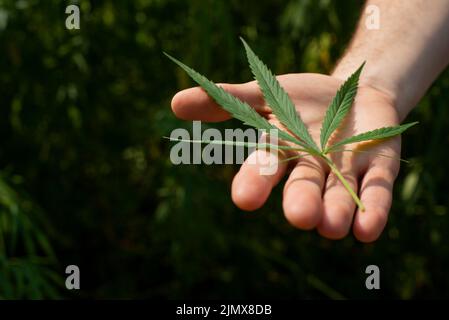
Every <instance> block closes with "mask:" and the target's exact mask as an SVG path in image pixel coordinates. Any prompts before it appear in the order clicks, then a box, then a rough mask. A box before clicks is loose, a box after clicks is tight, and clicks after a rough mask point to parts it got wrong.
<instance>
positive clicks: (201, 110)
mask: <svg viewBox="0 0 449 320" xmlns="http://www.w3.org/2000/svg"><path fill="white" fill-rule="evenodd" d="M367 4H368V5H372V4H374V5H376V6H378V8H379V9H380V14H381V28H380V29H379V30H367V29H366V28H365V25H364V21H363V19H362V20H361V21H360V23H359V27H358V29H357V31H356V33H355V36H354V38H353V40H352V42H351V45H350V46H349V48H348V51H347V52H346V54H345V55H344V57H343V58H342V59H341V60H340V62H339V64H338V65H337V67H336V69H335V71H334V73H333V74H332V75H330V76H328V75H321V74H311V73H298V74H287V75H282V76H279V77H278V80H279V82H280V83H281V85H282V86H283V88H284V89H285V90H286V91H287V93H288V94H289V95H290V97H291V99H292V101H293V102H294V104H295V106H296V109H297V111H298V113H299V115H300V116H301V118H302V120H303V121H304V122H305V123H306V125H307V127H308V129H309V132H310V133H311V135H312V137H313V138H314V140H315V141H316V142H317V143H318V142H319V135H320V128H321V122H322V120H323V117H324V114H325V111H326V109H327V107H328V105H329V102H330V101H331V99H332V98H333V96H334V95H335V93H336V91H337V89H338V88H339V87H340V86H341V84H342V83H343V81H344V80H345V79H346V78H347V77H349V75H350V74H352V73H353V72H354V71H355V70H356V69H357V68H358V67H359V66H360V65H361V63H362V62H363V61H365V60H366V61H367V64H366V66H365V68H364V71H363V73H362V75H361V78H360V85H359V90H358V93H357V96H356V99H355V101H354V104H353V107H352V110H351V113H350V115H349V117H348V119H347V120H346V121H345V122H344V125H343V127H342V128H341V129H339V130H338V132H337V133H336V135H334V136H333V137H332V139H334V140H335V139H338V140H339V139H341V138H344V137H347V136H352V135H355V134H358V133H362V132H366V131H369V130H373V129H376V128H380V127H384V126H393V125H398V124H399V123H400V122H402V121H403V119H404V118H405V117H406V115H407V114H408V112H409V111H410V110H411V109H412V108H413V107H414V105H415V104H416V103H417V102H418V101H419V99H420V98H421V97H422V95H423V94H424V93H425V91H426V90H427V88H428V87H429V86H430V84H431V83H432V81H433V80H434V79H435V78H436V77H437V76H438V74H439V73H440V72H441V71H442V70H443V69H444V67H445V66H446V65H447V64H448V63H449V37H447V34H449V2H448V1H447V0H433V1H431V2H430V1H426V0H396V1H387V0H376V1H369V2H368V3H367ZM411 29H412V31H411ZM398 39H400V41H399V40H398ZM392 57H401V59H396V58H392ZM222 86H223V87H224V89H225V90H226V91H228V92H230V93H231V94H233V95H235V96H237V97H238V98H240V99H241V100H244V101H246V102H247V103H248V104H249V105H251V106H252V107H254V108H255V109H256V110H257V111H258V112H259V113H260V114H262V115H264V116H265V117H266V118H267V119H269V121H270V122H272V123H273V124H275V125H278V122H277V120H276V118H275V117H274V116H273V115H272V114H271V111H270V109H269V108H268V106H267V105H265V103H264V100H263V97H262V94H261V92H260V90H259V88H258V86H257V84H256V83H255V82H254V81H253V82H248V83H244V84H222ZM172 110H173V112H174V113H175V115H176V116H177V117H179V118H181V119H184V120H201V121H206V122H218V121H224V120H227V119H229V115H228V114H227V113H226V112H225V111H224V110H223V109H221V108H220V107H219V106H218V105H217V104H216V103H215V102H214V101H213V100H212V99H211V98H209V97H208V96H207V94H206V93H205V92H204V91H203V90H202V89H201V88H198V87H197V88H190V89H186V90H183V91H180V92H178V93H177V94H176V95H175V96H174V97H173V100H172ZM347 149H353V150H354V149H367V150H369V151H370V152H375V153H381V154H384V155H387V156H390V157H393V158H399V157H400V149H401V140H400V137H396V138H393V139H388V140H386V141H382V142H370V143H363V144H353V145H349V146H347ZM255 152H256V153H258V154H256V153H254V154H252V155H250V157H249V158H251V157H256V156H258V157H262V158H263V157H273V156H275V155H273V154H271V153H269V152H267V151H262V150H259V151H255ZM276 156H278V157H280V158H281V159H282V158H286V157H290V156H292V154H283V153H280V154H278V155H276ZM332 159H333V160H334V162H335V163H336V164H337V167H338V168H339V170H340V171H341V172H342V173H343V175H344V176H345V178H346V179H347V180H348V181H349V183H350V184H351V186H352V188H353V190H355V191H357V192H358V195H359V197H360V198H361V201H362V202H363V204H364V205H365V207H366V210H365V211H364V212H360V211H359V210H358V209H357V208H356V205H355V203H354V201H353V199H352V198H351V196H350V195H349V193H348V192H347V190H346V189H345V188H344V187H343V185H342V184H341V182H340V181H339V180H338V179H337V178H336V177H335V176H334V174H333V173H331V172H329V168H328V167H327V165H325V164H324V163H323V162H322V161H320V160H318V159H315V158H313V157H305V158H301V159H300V160H295V161H290V162H282V163H280V164H279V166H278V170H277V171H276V173H275V174H273V175H268V176H267V175H260V174H259V172H260V170H259V169H260V167H259V166H260V165H259V164H257V163H254V161H253V162H250V161H249V159H247V160H246V162H245V163H244V164H243V165H242V166H241V168H240V170H239V172H238V173H237V174H236V176H235V177H234V180H233V183H232V200H233V201H234V203H235V204H236V205H237V206H238V207H239V208H241V209H243V210H256V209H258V208H260V207H262V206H263V204H264V203H265V202H266V200H267V198H268V196H269V195H270V193H271V190H272V189H273V187H274V186H275V185H276V184H278V183H279V182H280V180H281V179H282V178H283V177H284V176H285V175H288V178H287V181H286V183H285V186H284V192H283V199H282V207H283V210H284V214H285V217H286V219H287V220H288V221H289V222H290V223H291V224H292V225H293V226H295V227H297V228H300V229H303V230H311V229H316V230H317V231H318V232H319V233H320V234H321V235H322V236H324V237H326V238H329V239H341V238H343V237H345V236H346V235H348V233H349V232H350V230H351V226H352V231H353V234H354V236H355V237H356V238H357V239H358V240H360V241H362V242H372V241H374V240H376V239H377V238H378V237H379V236H380V234H381V232H382V230H383V229H384V227H385V225H386V223H387V219H388V213H389V210H390V207H391V202H392V190H393V183H394V180H395V178H396V176H397V174H398V171H399V165H400V163H399V161H398V160H394V159H390V158H386V157H379V156H374V155H372V154H368V153H350V152H341V153H335V154H333V155H332Z"/></svg>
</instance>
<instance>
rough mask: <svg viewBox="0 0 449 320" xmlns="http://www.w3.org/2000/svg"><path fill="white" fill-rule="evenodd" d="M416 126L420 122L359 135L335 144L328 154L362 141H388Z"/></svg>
mask: <svg viewBox="0 0 449 320" xmlns="http://www.w3.org/2000/svg"><path fill="white" fill-rule="evenodd" d="M415 124H418V122H411V123H407V124H402V125H400V126H394V127H383V128H379V129H375V130H372V131H368V132H363V133H360V134H357V135H355V136H352V137H349V138H346V139H343V140H341V141H339V142H337V143H335V144H333V145H332V146H331V147H330V148H329V149H328V150H327V152H330V151H332V150H335V149H336V148H338V147H341V146H343V145H345V144H350V143H354V142H362V141H368V140H379V139H386V138H390V137H394V136H397V135H398V134H401V133H402V132H404V131H405V130H407V129H408V128H410V127H412V126H414V125H415Z"/></svg>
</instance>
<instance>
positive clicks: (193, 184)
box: [0, 0, 449, 299]
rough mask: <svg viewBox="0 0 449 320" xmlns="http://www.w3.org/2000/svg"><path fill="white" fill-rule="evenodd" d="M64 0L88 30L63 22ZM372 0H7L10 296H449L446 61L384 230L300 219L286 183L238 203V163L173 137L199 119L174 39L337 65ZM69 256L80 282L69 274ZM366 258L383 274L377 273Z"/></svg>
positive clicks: (282, 60) (286, 67)
mask: <svg viewBox="0 0 449 320" xmlns="http://www.w3.org/2000/svg"><path fill="white" fill-rule="evenodd" d="M69 4H78V5H79V6H80V10H81V29H80V30H67V29H66V28H65V19H66V18H67V15H66V14H65V8H66V6H67V5H69ZM362 5H363V1H355V0H354V1H343V0H341V1H330V0H319V1H312V0H283V1H281V0H257V1H255V0H254V1H253V0H249V1H239V0H227V1H225V0H192V1H181V0H135V1H112V0H95V1H93V0H92V1H88V0H83V1H56V0H48V1H37V0H2V1H1V0H0V52H1V58H0V70H1V71H0V93H1V94H0V99H1V100H0V101H1V102H0V110H1V113H0V298H2V299H12V298H31V299H41V298H98V299H103V298H248V297H255V298H336V299H341V298H403V299H408V298H436V297H448V296H449V291H448V289H449V277H447V271H448V270H449V246H448V240H449V239H448V237H449V235H448V230H449V220H448V201H449V200H448V194H449V182H448V181H447V179H446V175H447V170H448V169H447V164H446V160H445V157H446V156H447V155H449V153H448V149H447V147H446V145H447V143H448V142H449V141H448V138H449V136H448V130H447V127H448V126H449V106H448V102H447V101H448V100H449V73H448V72H445V73H444V74H443V75H442V76H441V77H440V78H439V79H438V81H437V82H436V83H435V84H434V85H433V87H432V88H431V90H430V91H429V92H428V94H427V95H426V97H425V98H424V99H423V100H422V101H421V103H420V106H419V108H418V109H416V110H415V111H414V112H413V113H412V114H411V115H410V117H409V118H408V120H409V121H412V120H419V121H420V126H419V128H417V129H416V130H411V131H409V132H407V133H406V134H405V138H404V142H403V146H404V148H403V154H402V156H403V157H404V158H407V159H409V160H411V164H410V165H403V166H402V169H401V174H400V177H399V179H398V181H397V183H396V185H395V198H394V199H395V200H394V204H393V209H392V211H391V218H390V220H389V223H388V226H387V228H386V230H385V232H384V233H383V235H382V237H381V238H380V240H379V241H377V242H376V243H374V244H369V245H364V244H361V243H358V242H357V241H356V240H355V239H354V238H353V237H352V236H350V237H348V238H346V239H344V240H341V241H336V242H333V241H328V240H326V239H323V238H321V237H320V236H318V235H317V234H316V233H315V232H303V231H300V230H296V229H294V228H293V227H291V226H290V225H289V224H288V223H287V222H286V220H285V219H284V217H283V214H282V208H281V201H280V199H281V191H282V183H281V184H280V186H278V187H277V188H276V189H275V190H274V194H273V195H272V196H271V197H270V200H269V201H268V203H267V205H266V206H265V207H264V208H263V209H260V210H258V211H256V212H254V213H246V212H242V211H240V210H239V209H237V208H236V207H235V206H234V205H233V204H232V202H231V200H230V194H229V191H230V184H231V179H232V177H233V175H234V174H235V172H236V170H237V169H238V167H237V166H232V165H213V166H206V165H200V166H199V165H179V166H175V165H172V164H171V162H170V159H169V151H170V146H171V144H170V143H169V142H168V141H167V140H164V139H162V137H163V136H167V135H169V134H170V132H171V131H172V130H173V129H175V128H187V129H190V128H191V125H192V124H191V123H189V122H183V121H180V120H177V119H176V118H175V117H174V116H173V114H172V113H171V110H170V100H171V97H172V96H173V94H174V93H176V91H177V90H179V89H182V88H186V87H189V86H191V85H193V83H192V82H191V81H190V80H189V79H188V77H187V76H186V74H185V73H184V72H182V71H181V70H180V69H179V68H177V67H176V66H175V65H174V64H173V63H171V62H170V61H169V60H168V59H167V58H166V57H164V56H163V54H162V51H166V52H169V53H170V54H172V55H173V56H175V57H178V58H180V59H181V60H183V61H184V62H185V63H187V64H188V65H190V66H192V67H194V68H195V69H196V70H198V71H200V72H201V73H203V74H206V75H207V76H208V77H209V78H211V79H212V80H214V81H217V82H244V81H249V80H250V79H251V74H250V70H249V68H248V66H247V63H246V60H245V55H244V51H243V49H242V47H241V44H240V41H239V39H238V36H243V37H244V38H245V39H247V41H248V42H249V43H250V44H251V46H252V47H253V49H254V50H255V51H256V52H257V53H258V54H259V56H260V57H261V58H262V59H263V60H264V61H265V62H266V63H267V64H268V65H269V66H270V67H271V68H272V70H273V71H274V72H275V73H277V74H281V73H287V72H322V73H328V72H330V71H331V70H332V67H333V66H334V64H335V62H336V60H337V59H338V57H339V56H340V55H341V54H342V52H343V50H344V48H345V46H346V45H347V44H348V41H349V39H350V37H351V35H352V31H353V29H354V26H355V24H356V22H357V19H358V17H359V15H360V13H361V8H362ZM237 126H239V123H237V122H233V121H230V122H227V123H226V124H219V125H217V124H213V127H218V128H225V127H226V128H229V127H237ZM207 127H208V126H207V125H206V124H203V129H205V128H207ZM189 131H190V130H189ZM424 133H425V134H427V136H425V134H424ZM70 264H75V265H78V266H79V267H80V271H81V290H79V291H68V290H67V289H65V286H64V281H65V276H66V275H65V273H64V271H65V268H66V266H67V265H70ZM370 264H376V265H378V266H379V267H380V270H381V290H378V291H376V290H373V291H368V290H367V289H366V288H365V279H366V277H367V275H366V274H365V268H366V266H367V265H370Z"/></svg>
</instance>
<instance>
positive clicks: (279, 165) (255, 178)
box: [232, 150, 287, 211]
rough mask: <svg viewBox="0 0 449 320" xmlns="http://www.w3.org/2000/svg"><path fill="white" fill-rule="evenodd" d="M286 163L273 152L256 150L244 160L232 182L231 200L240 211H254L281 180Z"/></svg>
mask: <svg viewBox="0 0 449 320" xmlns="http://www.w3.org/2000/svg"><path fill="white" fill-rule="evenodd" d="M286 168H287V163H286V162H279V155H278V154H276V152H275V151H272V152H270V151H266V150H256V151H254V152H253V153H252V154H250V155H249V157H248V158H247V159H246V160H245V162H244V163H243V164H242V166H241V168H240V170H239V172H238V173H237V174H236V176H235V177H234V180H233V182H232V200H233V201H234V203H235V204H236V205H237V206H238V207H239V208H240V209H242V210H248V211H252V210H256V209H258V208H260V207H261V206H262V205H263V204H264V203H265V202H266V200H267V199H268V196H269V195H270V192H271V190H272V189H273V187H274V186H275V185H276V184H277V183H278V182H279V181H280V180H281V179H282V177H283V176H284V174H285V171H286Z"/></svg>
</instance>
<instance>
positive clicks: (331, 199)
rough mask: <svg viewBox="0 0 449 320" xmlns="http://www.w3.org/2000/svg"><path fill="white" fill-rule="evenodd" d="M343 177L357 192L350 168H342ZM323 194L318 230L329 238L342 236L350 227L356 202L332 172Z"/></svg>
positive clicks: (355, 181)
mask: <svg viewBox="0 0 449 320" xmlns="http://www.w3.org/2000/svg"><path fill="white" fill-rule="evenodd" d="M342 175H343V177H344V178H345V179H346V180H347V181H348V183H349V185H350V186H351V188H352V190H354V192H356V193H357V178H356V175H355V173H354V171H352V169H350V168H348V169H346V170H345V169H342ZM324 190H325V191H324V195H323V217H322V219H321V222H320V224H319V226H318V232H319V233H320V234H321V235H322V236H323V237H326V238H329V239H334V240H336V239H341V238H344V237H345V236H346V235H347V234H348V232H349V230H350V228H351V222H352V219H353V216H354V212H355V207H356V204H355V202H354V200H353V199H352V197H351V195H350V194H349V192H348V190H347V189H346V188H345V187H344V186H343V183H342V182H341V181H340V180H339V179H338V178H337V176H336V175H335V174H334V173H332V172H331V173H330V174H329V176H328V178H327V181H326V187H325V189H324Z"/></svg>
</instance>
